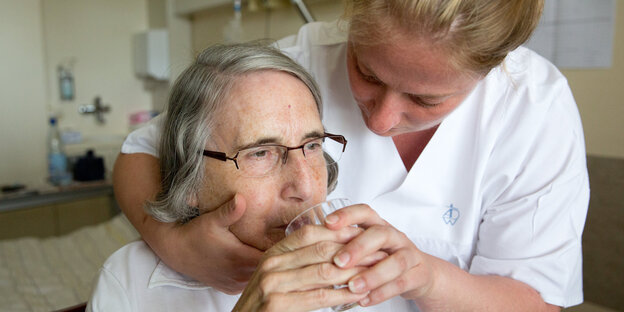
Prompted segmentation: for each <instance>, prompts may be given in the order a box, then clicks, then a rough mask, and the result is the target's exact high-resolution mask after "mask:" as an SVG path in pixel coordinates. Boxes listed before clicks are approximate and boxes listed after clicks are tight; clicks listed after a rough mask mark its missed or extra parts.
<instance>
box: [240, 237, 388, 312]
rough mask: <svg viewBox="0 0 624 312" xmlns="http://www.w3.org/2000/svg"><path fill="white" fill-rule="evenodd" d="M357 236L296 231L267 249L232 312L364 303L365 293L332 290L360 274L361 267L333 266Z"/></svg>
mask: <svg viewBox="0 0 624 312" xmlns="http://www.w3.org/2000/svg"><path fill="white" fill-rule="evenodd" d="M361 232H362V230H361V229H357V228H353V227H345V228H342V229H340V230H338V231H331V230H328V229H326V228H324V227H323V226H318V225H306V226H304V227H303V228H301V229H299V230H297V231H295V232H294V233H292V234H291V235H289V236H287V237H286V238H284V239H283V240H281V241H280V242H279V243H277V244H275V245H274V246H273V247H271V248H270V249H269V250H267V252H266V254H265V256H264V257H263V258H262V260H261V262H260V265H259V266H258V269H257V270H256V272H255V273H254V275H253V276H252V278H251V280H250V281H249V284H248V285H247V287H246V288H245V290H244V291H243V294H242V296H241V298H240V299H239V301H238V302H237V304H236V306H235V307H234V309H233V311H245V312H247V311H280V312H281V311H310V310H316V309H320V308H324V307H330V306H334V305H338V304H343V303H349V302H356V301H359V300H360V299H362V298H364V297H365V296H366V293H360V294H355V293H352V292H350V291H349V290H348V289H347V288H343V289H333V287H332V285H339V284H346V282H347V281H348V280H349V278H351V277H353V276H354V275H355V274H357V273H358V272H361V271H362V270H364V267H362V266H352V267H351V268H349V269H340V268H338V267H336V266H335V265H334V264H333V263H332V262H331V261H332V258H333V257H334V255H335V254H336V251H338V250H339V249H340V248H341V247H342V246H343V244H344V243H346V242H348V241H350V240H351V239H353V237H355V236H357V235H358V234H360V233H361ZM383 256H384V255H383V254H379V253H377V254H373V255H372V256H371V257H367V258H366V259H363V260H364V261H362V262H360V264H362V265H370V264H373V263H375V262H376V261H378V260H379V258H380V257H383Z"/></svg>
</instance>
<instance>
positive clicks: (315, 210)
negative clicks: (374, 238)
mask: <svg viewBox="0 0 624 312" xmlns="http://www.w3.org/2000/svg"><path fill="white" fill-rule="evenodd" d="M350 205H351V201H349V199H347V198H336V199H330V200H328V201H326V202H322V203H320V204H317V205H314V206H312V207H310V208H308V209H306V210H304V211H303V212H302V213H300V214H299V215H297V216H296V217H295V218H294V219H292V221H290V223H289V224H288V226H287V227H286V236H288V235H289V234H290V233H292V232H294V231H296V230H298V229H300V228H302V227H303V226H304V225H308V224H318V225H324V224H325V217H326V216H327V215H329V214H331V213H332V212H334V211H336V210H338V209H340V208H344V207H347V206H350ZM345 287H348V286H347V285H346V284H345V285H334V289H340V288H345ZM356 305H357V302H352V303H347V304H340V305H337V306H333V307H332V310H334V311H346V310H349V309H351V308H353V307H355V306H356Z"/></svg>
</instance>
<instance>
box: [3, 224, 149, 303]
mask: <svg viewBox="0 0 624 312" xmlns="http://www.w3.org/2000/svg"><path fill="white" fill-rule="evenodd" d="M137 239H139V234H138V233H137V232H136V230H135V229H134V228H133V227H132V225H131V224H130V222H128V220H127V219H126V218H125V216H123V214H119V215H117V216H115V217H113V218H112V219H110V220H109V221H106V222H103V223H100V224H97V225H94V226H88V227H84V228H81V229H78V230H76V231H74V232H72V233H69V234H67V235H64V236H58V237H50V238H44V239H41V238H33V237H25V238H18V239H10V240H2V241H0V311H15V312H19V311H46V312H48V311H54V310H58V309H62V308H66V307H69V306H73V305H76V304H79V303H82V302H85V301H87V300H88V298H89V296H90V295H91V290H92V287H93V283H94V281H95V277H96V276H97V274H98V272H99V269H100V267H101V266H102V264H103V263H104V261H105V260H106V259H107V258H108V256H109V255H111V254H112V253H113V252H114V251H115V250H117V249H119V248H120V247H121V246H123V245H125V244H127V243H129V242H131V241H134V240H137Z"/></svg>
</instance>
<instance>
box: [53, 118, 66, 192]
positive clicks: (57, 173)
mask: <svg viewBox="0 0 624 312" xmlns="http://www.w3.org/2000/svg"><path fill="white" fill-rule="evenodd" d="M48 175H49V177H48V179H49V181H50V183H52V184H54V185H66V184H69V183H70V182H71V175H70V174H69V172H68V170H67V156H66V155H65V152H64V151H63V142H62V141H61V134H60V131H59V129H58V123H57V120H56V118H55V117H51V118H50V128H49V129H48Z"/></svg>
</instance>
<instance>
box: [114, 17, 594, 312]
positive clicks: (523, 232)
mask: <svg viewBox="0 0 624 312" xmlns="http://www.w3.org/2000/svg"><path fill="white" fill-rule="evenodd" d="M279 45H280V47H281V48H282V49H283V51H284V52H285V53H287V54H288V55H289V56H291V57H292V58H293V59H295V60H296V61H297V62H299V63H300V64H301V65H302V66H304V67H305V68H306V69H307V70H309V71H310V72H311V73H312V75H313V76H314V77H315V79H316V80H317V82H318V83H319V86H320V89H321V93H322V97H323V101H324V107H323V123H324V125H325V127H326V130H327V131H328V132H331V133H338V134H342V135H344V136H345V137H346V138H347V140H348V144H347V148H346V151H345V154H344V155H343V157H342V159H341V160H340V162H339V166H340V173H339V176H338V186H337V188H336V190H335V191H334V192H333V193H332V194H331V197H348V198H350V199H351V200H352V201H353V202H364V203H367V204H369V205H370V206H371V207H372V208H373V209H375V210H376V211H377V212H378V213H379V214H380V215H381V217H382V218H384V219H385V220H387V221H388V222H390V223H391V224H392V225H393V226H395V227H396V228H397V229H399V230H400V231H402V232H404V233H405V234H406V235H407V236H408V237H409V238H410V239H411V240H412V241H413V242H414V243H415V245H416V246H417V247H418V248H420V249H421V250H422V251H424V252H426V253H428V254H431V255H434V256H436V257H439V258H441V259H444V260H446V261H449V262H451V263H453V264H456V265H457V266H459V267H460V268H462V269H464V270H466V271H468V272H470V273H472V274H495V275H501V276H507V277H511V278H513V279H516V280H519V281H522V282H524V283H526V284H528V285H530V286H532V287H533V288H534V289H536V290H537V291H538V292H539V293H540V294H541V296H542V297H543V299H544V300H545V301H546V302H548V303H551V304H554V305H558V306H564V307H565V306H571V305H575V304H579V303H581V302H582V301H583V291H582V254H581V234H582V231H583V227H584V223H585V216H586V212H587V205H588V201H589V182H588V177H587V167H586V163H585V146H584V141H583V130H582V126H581V121H580V118H579V114H578V110H577V108H576V104H575V102H574V98H573V97H572V93H571V92H570V88H569V86H568V84H567V81H566V79H565V77H563V75H562V74H561V73H560V72H559V71H558V70H557V69H556V68H555V67H554V66H553V65H552V64H550V63H549V62H548V61H547V60H545V59H543V58H542V57H540V56H539V55H537V54H535V53H534V52H532V51H530V50H528V49H526V48H523V47H520V48H518V49H517V50H515V51H513V52H511V53H510V54H509V55H508V56H507V58H506V59H505V62H504V65H503V66H499V67H497V68H495V69H493V70H492V71H491V72H490V73H489V74H488V75H487V76H486V77H485V78H484V79H483V80H482V81H480V82H479V83H478V84H477V86H476V87H475V89H474V90H473V91H472V92H471V93H470V95H469V96H468V97H467V98H466V99H465V101H464V102H463V103H462V104H461V105H460V106H459V107H458V108H457V109H456V110H455V111H454V112H452V113H451V114H450V115H449V116H448V117H447V118H446V119H445V120H444V121H443V122H442V124H441V125H440V126H439V128H438V129H437V131H436V132H435V134H434V136H433V137H432V138H431V141H430V142H429V143H428V144H427V146H426V148H425V149H424V150H423V152H422V154H421V155H420V157H419V158H418V160H417V161H416V163H415V164H414V166H413V167H412V169H411V170H410V171H409V172H407V171H406V169H405V166H404V165H403V162H402V160H401V158H400V156H399V154H398V152H397V150H396V147H395V146H394V143H393V141H392V139H391V138H388V137H380V136H377V135H375V134H374V133H372V132H371V131H370V130H368V129H367V128H366V125H365V124H364V122H363V121H362V117H361V113H360V111H359V109H358V107H357V105H356V103H355V101H354V99H353V97H352V94H351V90H350V87H349V83H348V76H347V66H346V47H347V44H346V36H345V34H344V33H342V32H341V31H339V30H338V28H337V27H336V25H335V24H333V23H313V24H307V25H305V26H303V27H302V28H301V29H300V31H299V33H298V35H297V36H293V37H289V38H286V39H284V40H282V41H280V42H279ZM284 45H288V46H287V47H284ZM158 133H159V129H158V126H157V122H155V123H153V124H152V125H151V126H149V127H147V128H144V129H140V130H138V131H136V132H134V133H132V134H131V135H130V136H129V137H128V139H127V141H126V142H125V143H124V146H123V148H122V152H123V153H136V152H143V153H150V154H152V155H156V149H155V146H156V144H155V142H157V139H158ZM449 296H452V294H449Z"/></svg>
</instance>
